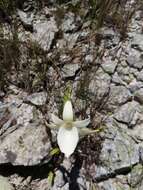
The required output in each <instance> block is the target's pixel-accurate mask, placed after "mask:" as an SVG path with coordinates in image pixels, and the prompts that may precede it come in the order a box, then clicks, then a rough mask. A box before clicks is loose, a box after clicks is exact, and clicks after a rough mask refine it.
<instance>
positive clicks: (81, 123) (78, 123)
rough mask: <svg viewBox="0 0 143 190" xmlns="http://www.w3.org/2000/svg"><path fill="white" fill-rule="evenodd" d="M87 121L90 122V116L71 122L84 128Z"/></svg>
mask: <svg viewBox="0 0 143 190" xmlns="http://www.w3.org/2000/svg"><path fill="white" fill-rule="evenodd" d="M89 123H90V118H88V119H84V120H81V121H75V122H73V125H74V126H75V127H79V128H84V127H87V126H88V125H89Z"/></svg>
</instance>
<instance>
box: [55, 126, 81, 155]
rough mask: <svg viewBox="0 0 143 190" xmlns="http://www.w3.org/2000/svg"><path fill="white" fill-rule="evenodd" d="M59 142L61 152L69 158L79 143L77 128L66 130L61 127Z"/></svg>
mask: <svg viewBox="0 0 143 190" xmlns="http://www.w3.org/2000/svg"><path fill="white" fill-rule="evenodd" d="M57 140H58V145H59V148H60V150H61V152H63V153H64V154H65V157H67V158H68V157H69V156H70V155H71V154H72V153H73V152H74V150H75V148H76V146H77V144H78V141H79V135H78V130H77V128H76V127H72V128H71V129H66V128H65V127H60V129H59V132H58V136H57Z"/></svg>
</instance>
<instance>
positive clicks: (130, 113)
mask: <svg viewBox="0 0 143 190" xmlns="http://www.w3.org/2000/svg"><path fill="white" fill-rule="evenodd" d="M139 117H140V115H139V104H138V103H137V102H135V101H132V102H128V103H126V104H124V105H123V106H121V107H120V108H119V109H117V111H116V112H115V114H114V118H115V119H116V120H118V121H120V122H123V123H126V124H127V125H128V126H129V127H133V126H135V125H136V123H137V121H138V120H139Z"/></svg>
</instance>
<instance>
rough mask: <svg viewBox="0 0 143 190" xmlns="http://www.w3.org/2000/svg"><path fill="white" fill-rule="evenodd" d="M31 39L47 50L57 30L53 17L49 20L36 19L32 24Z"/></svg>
mask: <svg viewBox="0 0 143 190" xmlns="http://www.w3.org/2000/svg"><path fill="white" fill-rule="evenodd" d="M33 30H34V34H33V39H34V40H35V41H36V42H37V43H38V44H39V45H40V46H41V48H42V49H44V50H46V51H48V50H49V49H50V47H51V44H52V42H53V40H54V38H55V34H56V33H57V32H58V28H57V25H56V22H55V20H54V18H53V17H51V18H50V20H49V21H37V22H35V23H34V24H33Z"/></svg>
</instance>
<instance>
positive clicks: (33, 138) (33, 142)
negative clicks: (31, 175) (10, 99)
mask: <svg viewBox="0 0 143 190" xmlns="http://www.w3.org/2000/svg"><path fill="white" fill-rule="evenodd" d="M4 108H5V109H4ZM0 110H1V111H0V113H1V114H0V115H1V119H0V124H2V126H1V128H0V163H1V164H2V163H3V164H4V163H11V164H12V165H24V166H30V165H36V164H40V163H41V162H42V160H43V159H44V158H46V157H47V159H45V162H48V161H49V159H50V156H49V152H50V150H51V143H50V140H49V137H48V134H47V132H46V129H45V126H44V124H43V117H42V114H41V113H40V112H39V111H38V110H36V108H35V107H34V106H31V105H28V104H24V103H23V104H21V105H16V104H5V105H3V107H2V108H1V109H0ZM2 110H3V111H2Z"/></svg>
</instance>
